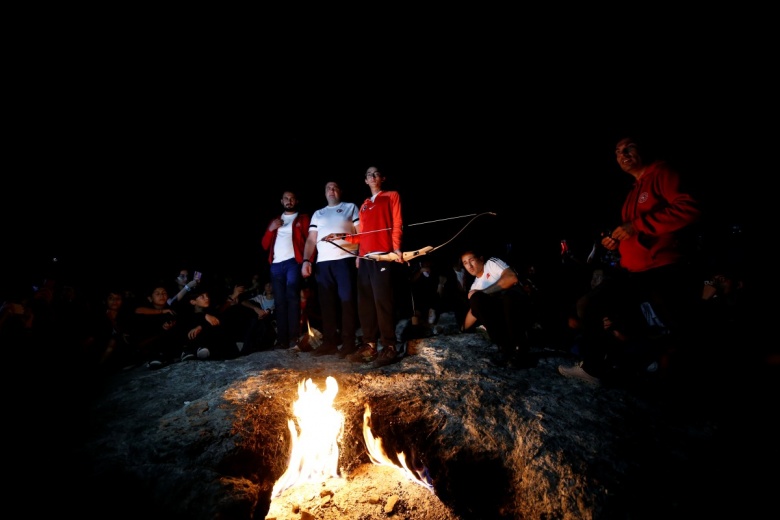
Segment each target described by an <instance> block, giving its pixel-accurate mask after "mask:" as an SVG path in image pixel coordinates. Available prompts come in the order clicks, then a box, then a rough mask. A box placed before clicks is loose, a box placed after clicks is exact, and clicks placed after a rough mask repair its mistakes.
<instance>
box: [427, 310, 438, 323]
mask: <svg viewBox="0 0 780 520" xmlns="http://www.w3.org/2000/svg"><path fill="white" fill-rule="evenodd" d="M434 323H436V311H435V310H434V309H428V324H429V325H433V324H434Z"/></svg>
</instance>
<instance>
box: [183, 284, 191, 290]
mask: <svg viewBox="0 0 780 520" xmlns="http://www.w3.org/2000/svg"><path fill="white" fill-rule="evenodd" d="M184 288H185V289H187V292H190V291H191V290H192V289H190V286H189V285H185V286H184Z"/></svg>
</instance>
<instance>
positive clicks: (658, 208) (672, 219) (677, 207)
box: [619, 161, 701, 272]
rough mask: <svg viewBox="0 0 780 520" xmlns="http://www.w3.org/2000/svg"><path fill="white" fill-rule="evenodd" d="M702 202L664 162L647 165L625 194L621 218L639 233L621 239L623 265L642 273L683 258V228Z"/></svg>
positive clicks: (621, 262)
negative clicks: (686, 190)
mask: <svg viewBox="0 0 780 520" xmlns="http://www.w3.org/2000/svg"><path fill="white" fill-rule="evenodd" d="M700 215H701V210H700V208H699V204H698V202H697V201H696V199H694V198H693V197H692V196H691V195H690V194H688V193H685V192H683V191H681V190H680V177H679V175H678V173H677V172H676V171H674V170H672V169H671V168H670V167H669V166H668V165H667V164H666V163H665V162H663V161H656V162H654V163H652V164H651V165H650V166H648V167H647V169H646V170H645V173H644V174H643V175H642V176H641V177H640V178H639V179H638V180H637V181H636V183H635V184H634V187H633V188H632V189H631V191H630V192H629V193H628V195H627V196H626V200H625V202H624V203H623V209H622V211H621V216H622V219H623V220H622V221H623V222H630V223H631V224H632V225H633V226H634V229H635V230H636V231H638V233H637V234H636V235H634V236H632V237H631V238H628V239H626V240H621V241H620V246H619V247H620V265H621V267H624V268H625V269H627V270H628V271H631V272H639V271H646V270H648V269H653V268H655V267H661V266H664V265H668V264H673V263H676V262H678V261H680V260H681V258H682V257H683V250H682V248H681V244H680V243H679V236H678V235H679V233H677V232H678V231H680V230H681V229H683V228H685V227H687V226H689V225H690V224H693V223H694V222H696V221H697V220H698V219H699V217H700Z"/></svg>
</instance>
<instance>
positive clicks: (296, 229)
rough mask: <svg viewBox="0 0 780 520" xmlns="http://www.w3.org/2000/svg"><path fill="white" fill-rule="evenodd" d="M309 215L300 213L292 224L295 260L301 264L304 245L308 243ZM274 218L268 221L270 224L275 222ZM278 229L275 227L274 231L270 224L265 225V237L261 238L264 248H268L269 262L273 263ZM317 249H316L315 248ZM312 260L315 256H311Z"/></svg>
mask: <svg viewBox="0 0 780 520" xmlns="http://www.w3.org/2000/svg"><path fill="white" fill-rule="evenodd" d="M309 220H310V217H309V215H306V214H305V213H298V216H297V217H295V220H293V223H292V226H293V233H292V242H293V251H295V261H296V262H298V263H299V264H301V263H303V246H304V245H305V244H306V237H308V236H309ZM273 221H274V219H271V221H270V222H269V223H268V225H269V226H270V225H271V222H273ZM277 231H278V228H277V229H274V230H273V231H269V230H268V226H266V227H265V234H263V239H262V240H261V244H262V246H263V249H267V250H268V263H269V264H272V263H273V262H274V244H275V243H276V234H277V233H276V232H277ZM315 251H316V249H315ZM309 260H310V261H312V262H313V261H314V259H313V258H309Z"/></svg>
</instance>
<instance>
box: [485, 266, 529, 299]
mask: <svg viewBox="0 0 780 520" xmlns="http://www.w3.org/2000/svg"><path fill="white" fill-rule="evenodd" d="M519 282H520V280H519V279H518V278H517V273H515V270H514V269H512V268H511V267H507V268H506V269H504V270H503V271H501V276H499V277H498V280H496V283H494V284H493V285H491V286H490V287H486V288H485V289H483V292H484V293H485V294H493V293H496V292H498V291H503V290H504V289H509V288H510V287H513V286H515V285H517V284H518V283H519Z"/></svg>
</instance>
